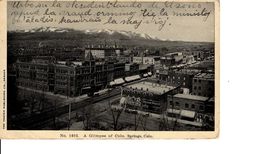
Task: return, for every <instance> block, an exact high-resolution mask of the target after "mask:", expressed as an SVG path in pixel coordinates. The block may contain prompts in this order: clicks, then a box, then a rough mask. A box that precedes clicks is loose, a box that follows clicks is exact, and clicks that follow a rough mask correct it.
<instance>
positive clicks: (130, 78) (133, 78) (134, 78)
mask: <svg viewBox="0 0 260 154" xmlns="http://www.w3.org/2000/svg"><path fill="white" fill-rule="evenodd" d="M140 78H141V77H140V75H134V76H129V77H126V78H125V80H126V81H127V82H129V81H134V80H138V79H140Z"/></svg>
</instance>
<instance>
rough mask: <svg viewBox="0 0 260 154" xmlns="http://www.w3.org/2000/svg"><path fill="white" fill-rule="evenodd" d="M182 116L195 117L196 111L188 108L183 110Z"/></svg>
mask: <svg viewBox="0 0 260 154" xmlns="http://www.w3.org/2000/svg"><path fill="white" fill-rule="evenodd" d="M181 116H182V117H188V118H194V117H195V112H194V111H188V110H181Z"/></svg>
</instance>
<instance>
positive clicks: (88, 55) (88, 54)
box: [85, 50, 95, 61]
mask: <svg viewBox="0 0 260 154" xmlns="http://www.w3.org/2000/svg"><path fill="white" fill-rule="evenodd" d="M94 60H95V59H94V57H93V55H92V52H91V50H85V61H94Z"/></svg>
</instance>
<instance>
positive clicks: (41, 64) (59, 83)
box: [16, 52, 125, 96]
mask: <svg viewBox="0 0 260 154" xmlns="http://www.w3.org/2000/svg"><path fill="white" fill-rule="evenodd" d="M16 66H17V67H16V68H17V71H16V72H17V73H16V74H17V85H18V86H22V87H27V88H31V89H36V90H41V91H46V92H47V91H48V92H54V93H57V94H62V95H67V96H79V95H82V94H86V93H87V94H90V95H92V94H93V93H94V92H95V91H98V90H100V89H102V88H104V87H106V86H107V84H108V83H109V82H111V81H112V80H113V79H114V72H115V74H116V76H118V77H119V76H120V75H123V74H122V71H124V69H125V67H124V65H123V64H114V63H113V62H108V61H97V60H95V59H94V57H93V55H92V53H91V52H88V54H87V56H86V57H85V60H84V61H81V62H79V61H55V60H53V59H51V60H42V59H36V60H32V61H29V62H20V61H18V62H17V63H16ZM114 66H116V71H114Z"/></svg>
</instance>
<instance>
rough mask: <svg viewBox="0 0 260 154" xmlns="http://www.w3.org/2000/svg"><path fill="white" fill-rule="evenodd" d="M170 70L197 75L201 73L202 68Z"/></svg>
mask: <svg viewBox="0 0 260 154" xmlns="http://www.w3.org/2000/svg"><path fill="white" fill-rule="evenodd" d="M170 71H172V72H174V73H181V74H188V75H196V74H198V73H200V72H201V71H200V70H196V69H181V70H171V69H170Z"/></svg>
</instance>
